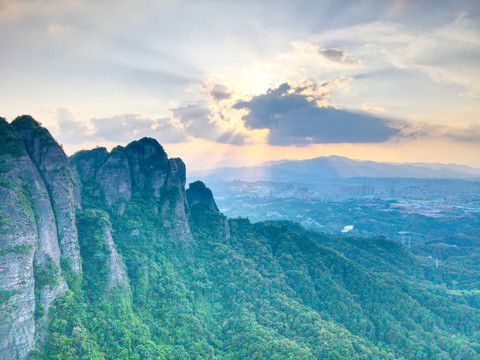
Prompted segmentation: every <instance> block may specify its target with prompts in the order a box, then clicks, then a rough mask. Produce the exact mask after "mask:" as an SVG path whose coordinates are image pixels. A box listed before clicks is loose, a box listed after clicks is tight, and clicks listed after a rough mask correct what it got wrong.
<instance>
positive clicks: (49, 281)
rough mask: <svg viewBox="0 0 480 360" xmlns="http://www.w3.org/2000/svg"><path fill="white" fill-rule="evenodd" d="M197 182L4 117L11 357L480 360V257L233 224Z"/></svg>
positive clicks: (5, 302)
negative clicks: (437, 261)
mask: <svg viewBox="0 0 480 360" xmlns="http://www.w3.org/2000/svg"><path fill="white" fill-rule="evenodd" d="M185 177H186V168H185V165H184V163H183V162H182V160H181V159H178V158H177V159H172V158H168V156H167V153H166V152H165V150H164V149H163V147H162V146H161V145H160V144H158V142H157V141H156V140H154V139H151V138H143V139H140V140H138V141H134V142H132V143H130V144H128V145H127V146H125V147H121V146H118V147H116V148H114V149H113V150H112V151H110V152H108V151H107V150H106V149H104V148H96V149H93V150H85V151H81V152H78V153H77V154H75V155H73V156H72V157H71V158H67V157H66V156H65V154H64V152H63V150H62V148H61V146H59V145H58V144H57V142H56V141H55V140H54V139H53V138H52V136H51V135H50V133H49V132H48V130H46V129H45V128H43V127H42V126H41V125H40V124H39V123H37V122H36V121H35V120H34V119H32V118H31V117H29V116H21V117H18V118H17V119H15V120H14V121H13V122H11V123H8V122H7V121H5V120H4V119H0V320H1V321H0V359H8V360H10V359H22V360H23V359H49V360H51V359H54V360H56V359H89V360H90V359H222V360H223V359H392V360H393V359H425V360H426V359H444V360H449V359H450V360H453V359H458V360H460V359H480V339H479V334H478V329H479V328H480V301H479V296H478V288H479V286H480V284H479V280H478V271H477V270H476V269H477V268H478V265H479V264H480V262H478V256H477V255H478V254H473V253H461V252H460V253H458V254H456V256H453V257H452V259H453V260H452V261H451V262H448V261H447V260H448V259H447V258H446V260H445V264H442V266H441V267H437V266H435V265H434V264H432V262H431V261H429V260H428V258H427V257H426V256H425V255H424V254H423V253H422V252H421V251H419V252H417V253H415V254H414V253H412V252H411V251H410V250H409V249H407V248H405V247H403V246H401V245H399V244H398V243H395V242H393V241H390V240H388V239H385V238H371V239H360V238H359V239H357V238H337V237H332V236H328V235H325V234H320V233H315V232H307V231H305V230H304V229H303V228H301V227H300V226H299V225H297V224H294V223H276V222H272V223H266V222H262V223H251V222H250V221H249V220H248V219H242V218H237V219H228V218H226V217H225V216H224V215H223V214H221V213H220V212H219V211H218V208H217V205H216V203H215V200H214V197H213V194H212V192H211V190H210V189H208V187H206V185H205V184H204V183H202V182H194V183H192V184H190V186H189V188H188V189H185ZM450 251H451V250H450ZM464 263H468V264H469V266H468V267H466V268H462V264H464Z"/></svg>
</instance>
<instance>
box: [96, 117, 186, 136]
mask: <svg viewBox="0 0 480 360" xmlns="http://www.w3.org/2000/svg"><path fill="white" fill-rule="evenodd" d="M92 124H93V126H94V129H95V131H94V136H98V137H101V138H103V139H105V140H109V141H118V142H125V141H132V140H134V139H138V138H141V137H145V136H149V137H154V138H156V139H157V140H158V141H159V142H161V143H178V142H182V141H185V140H187V137H186V134H185V133H184V132H183V131H182V129H180V128H178V127H177V126H175V125H174V124H173V123H172V121H171V120H170V119H168V118H160V119H152V118H148V117H143V116H141V115H138V114H126V115H118V116H114V117H111V118H103V119H92Z"/></svg>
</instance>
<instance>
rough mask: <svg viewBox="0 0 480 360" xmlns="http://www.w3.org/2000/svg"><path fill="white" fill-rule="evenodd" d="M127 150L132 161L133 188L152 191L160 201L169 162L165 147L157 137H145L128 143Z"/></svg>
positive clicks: (140, 190)
mask: <svg viewBox="0 0 480 360" xmlns="http://www.w3.org/2000/svg"><path fill="white" fill-rule="evenodd" d="M125 151H126V152H127V156H128V160H129V162H130V168H131V174H132V181H133V190H134V191H137V192H147V193H151V194H152V195H153V197H154V198H155V199H156V200H157V201H159V200H160V199H161V189H162V187H163V186H164V185H165V181H166V179H167V170H168V163H169V160H168V157H167V153H166V152H165V150H164V149H163V147H162V146H161V145H160V144H159V143H158V142H157V140H155V139H151V138H143V139H140V140H138V141H134V142H131V143H130V144H128V145H127V147H126V148H125Z"/></svg>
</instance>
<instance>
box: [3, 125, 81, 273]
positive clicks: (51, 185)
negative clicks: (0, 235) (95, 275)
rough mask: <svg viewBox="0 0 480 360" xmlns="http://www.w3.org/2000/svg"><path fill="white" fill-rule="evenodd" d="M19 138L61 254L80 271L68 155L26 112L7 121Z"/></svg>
mask: <svg viewBox="0 0 480 360" xmlns="http://www.w3.org/2000/svg"><path fill="white" fill-rule="evenodd" d="M11 125H12V126H13V127H14V128H15V129H16V130H17V132H18V133H19V134H20V135H21V137H22V138H23V141H24V143H25V146H26V149H27V152H28V154H29V156H30V158H31V159H32V161H33V163H34V164H35V166H36V167H37V169H38V172H39V174H40V176H41V177H42V179H43V180H44V182H45V185H46V188H47V191H48V194H49V196H50V201H51V204H52V208H53V212H54V214H55V219H56V222H57V232H58V238H59V241H60V249H61V251H62V255H63V256H64V257H65V259H66V260H67V261H68V266H69V267H70V268H71V269H72V271H74V272H79V271H81V261H80V251H79V248H78V236H77V228H76V227H75V206H80V204H79V203H75V202H76V201H78V199H79V196H78V192H79V190H78V187H77V186H76V183H75V180H74V177H73V172H72V170H71V169H70V164H69V162H68V158H67V156H66V155H65V153H64V152H63V150H62V148H61V147H60V145H58V143H57V142H56V141H55V140H54V139H53V137H52V136H51V135H50V133H49V132H48V130H47V129H45V128H43V127H41V126H40V125H39V124H38V123H37V122H36V121H35V120H34V119H33V118H31V117H30V116H21V117H18V118H16V119H15V120H14V121H13V122H12V124H11Z"/></svg>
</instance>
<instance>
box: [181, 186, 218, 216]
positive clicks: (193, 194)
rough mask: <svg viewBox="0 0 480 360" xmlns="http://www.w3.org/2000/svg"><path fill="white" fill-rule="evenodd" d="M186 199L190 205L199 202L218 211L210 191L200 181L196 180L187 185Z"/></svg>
mask: <svg viewBox="0 0 480 360" xmlns="http://www.w3.org/2000/svg"><path fill="white" fill-rule="evenodd" d="M187 200H188V204H189V205H190V207H192V206H195V205H198V204H200V205H203V206H206V207H208V208H209V209H211V210H214V211H218V207H217V204H216V203H215V200H214V198H213V194H212V191H211V190H210V189H209V188H208V187H207V186H206V185H205V184H204V183H203V182H202V181H199V180H197V181H195V182H193V183H191V184H190V185H189V187H188V189H187Z"/></svg>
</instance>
